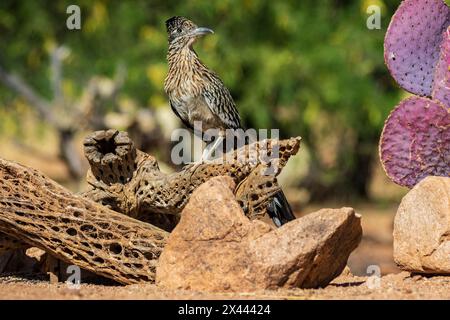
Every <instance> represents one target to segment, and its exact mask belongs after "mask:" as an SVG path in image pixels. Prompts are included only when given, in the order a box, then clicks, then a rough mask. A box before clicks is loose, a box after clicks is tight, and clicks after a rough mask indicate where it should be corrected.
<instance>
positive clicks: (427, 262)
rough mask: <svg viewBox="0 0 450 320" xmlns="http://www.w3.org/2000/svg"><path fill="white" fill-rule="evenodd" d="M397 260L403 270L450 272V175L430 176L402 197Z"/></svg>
mask: <svg viewBox="0 0 450 320" xmlns="http://www.w3.org/2000/svg"><path fill="white" fill-rule="evenodd" d="M394 260H395V262H396V263H397V264H398V265H399V267H400V268H401V269H403V270H407V271H412V272H418V273H432V274H433V273H434V274H450V178H446V177H432V176H430V177H427V178H425V179H423V180H422V181H421V182H419V183H418V184H417V185H416V186H415V187H414V188H413V189H412V190H411V191H409V192H408V194H407V195H406V196H405V197H403V199H402V202H401V204H400V207H399V208H398V211H397V214H396V216H395V220H394Z"/></svg>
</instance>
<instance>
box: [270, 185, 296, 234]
mask: <svg viewBox="0 0 450 320" xmlns="http://www.w3.org/2000/svg"><path fill="white" fill-rule="evenodd" d="M267 213H268V214H269V216H270V217H271V218H272V221H273V223H274V224H275V225H276V226H277V227H281V226H282V225H283V224H285V223H287V222H289V221H291V220H294V219H295V216H294V214H293V212H292V209H291V206H290V205H289V202H288V201H287V199H286V196H285V195H284V192H283V190H281V191H280V192H278V193H276V194H275V196H274V197H273V200H272V202H271V203H269V205H268V206H267Z"/></svg>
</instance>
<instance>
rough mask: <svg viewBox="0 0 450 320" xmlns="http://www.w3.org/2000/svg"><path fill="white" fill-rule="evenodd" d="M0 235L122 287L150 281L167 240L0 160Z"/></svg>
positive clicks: (147, 227) (33, 172) (154, 229)
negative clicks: (103, 277) (41, 250)
mask: <svg viewBox="0 0 450 320" xmlns="http://www.w3.org/2000/svg"><path fill="white" fill-rule="evenodd" d="M0 232H3V233H5V234H6V235H8V236H9V237H11V238H15V239H18V240H20V241H23V242H26V243H27V244H29V245H31V246H36V247H39V248H41V249H43V250H45V251H46V252H48V253H50V254H51V255H53V256H55V257H57V258H59V259H61V260H63V261H65V262H67V263H69V264H75V265H77V266H79V267H81V268H83V269H86V270H88V271H92V272H94V273H96V274H99V275H103V276H105V277H107V278H111V279H114V280H116V281H118V282H121V283H125V284H128V283H135V282H140V281H153V280H154V275H155V270H156V262H157V259H158V257H159V255H160V253H161V251H162V248H163V246H164V244H165V241H166V237H167V236H168V233H167V232H165V231H163V230H161V229H159V228H157V227H155V226H152V225H150V224H147V223H144V222H141V221H138V220H135V219H132V218H130V217H127V216H125V215H123V214H120V213H117V212H114V211H112V210H110V209H108V208H106V207H104V206H102V205H100V204H97V203H95V202H93V201H91V200H88V199H85V198H83V197H81V196H78V195H74V194H72V193H71V192H70V191H68V190H66V189H65V188H63V187H62V186H60V185H58V184H57V183H55V182H53V181H52V180H51V179H49V178H47V177H45V176H44V175H42V174H40V173H39V172H37V171H36V170H33V169H29V168H26V167H24V166H21V165H19V164H16V163H14V162H8V161H5V160H1V159H0Z"/></svg>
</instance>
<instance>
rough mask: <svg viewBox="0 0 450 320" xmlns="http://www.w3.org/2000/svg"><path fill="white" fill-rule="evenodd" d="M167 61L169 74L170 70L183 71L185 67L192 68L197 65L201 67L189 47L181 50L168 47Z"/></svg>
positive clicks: (195, 54) (194, 53)
mask: <svg viewBox="0 0 450 320" xmlns="http://www.w3.org/2000/svg"><path fill="white" fill-rule="evenodd" d="M167 61H168V63H169V72H170V70H171V69H172V70H173V69H176V70H180V69H179V68H183V69H185V68H186V67H190V68H193V67H196V66H198V65H203V64H202V63H201V61H200V59H199V58H198V56H197V53H196V52H195V51H194V49H193V48H192V47H191V46H184V47H181V48H179V47H176V46H174V47H171V46H169V52H168V54H167Z"/></svg>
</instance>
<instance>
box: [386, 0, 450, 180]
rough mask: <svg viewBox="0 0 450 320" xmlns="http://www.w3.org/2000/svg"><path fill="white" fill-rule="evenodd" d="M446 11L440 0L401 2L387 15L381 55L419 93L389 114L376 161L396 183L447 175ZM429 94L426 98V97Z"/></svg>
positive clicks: (449, 47) (449, 66) (449, 18)
mask: <svg viewBox="0 0 450 320" xmlns="http://www.w3.org/2000/svg"><path fill="white" fill-rule="evenodd" d="M449 26H450V9H449V7H448V6H447V5H446V4H445V3H444V1H443V0H405V1H403V2H402V3H401V5H400V6H399V8H398V9H397V11H396V13H395V14H394V16H393V17H392V20H391V23H390V25H389V28H388V31H387V33H386V37H385V44H384V49H385V52H384V58H385V62H386V65H387V67H388V69H389V71H390V72H391V74H392V77H393V78H394V79H395V80H396V81H397V82H398V84H399V85H400V86H401V87H403V88H404V89H405V90H407V91H409V92H412V93H414V94H417V95H419V96H425V97H418V96H413V97H411V98H408V99H405V100H403V101H402V102H401V103H400V104H399V105H398V106H397V107H396V108H395V109H394V110H393V111H392V112H391V114H390V115H389V117H388V119H387V120H386V123H385V125H384V128H383V133H382V134H381V139H380V146H379V147H380V160H381V163H382V165H383V168H384V170H385V171H386V174H387V175H388V176H389V178H391V180H392V181H394V182H395V183H397V184H399V185H402V186H407V187H410V188H412V187H413V186H414V185H416V184H417V183H418V182H419V181H420V180H422V179H423V178H425V177H426V176H429V175H435V176H446V177H450V107H449V106H450V27H449ZM427 97H428V98H427Z"/></svg>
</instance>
